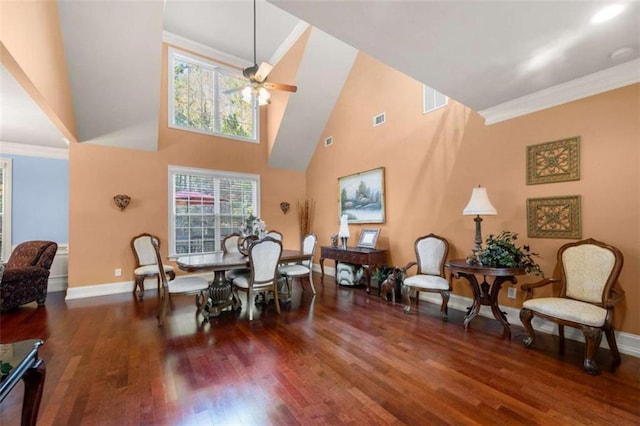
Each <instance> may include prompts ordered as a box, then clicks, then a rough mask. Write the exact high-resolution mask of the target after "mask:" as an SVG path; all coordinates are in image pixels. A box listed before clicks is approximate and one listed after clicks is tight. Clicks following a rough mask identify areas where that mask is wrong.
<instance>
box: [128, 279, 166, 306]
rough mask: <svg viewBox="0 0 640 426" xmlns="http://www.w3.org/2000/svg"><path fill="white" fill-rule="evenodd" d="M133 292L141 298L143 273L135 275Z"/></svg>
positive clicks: (142, 294)
mask: <svg viewBox="0 0 640 426" xmlns="http://www.w3.org/2000/svg"><path fill="white" fill-rule="evenodd" d="M159 291H160V282H159V281H158V292H159ZM133 294H135V295H136V296H138V299H140V300H142V296H144V275H136V279H135V285H134V286H133Z"/></svg>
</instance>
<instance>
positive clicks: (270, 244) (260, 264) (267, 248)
mask: <svg viewBox="0 0 640 426" xmlns="http://www.w3.org/2000/svg"><path fill="white" fill-rule="evenodd" d="M281 254H282V243H281V242H280V241H278V240H275V239H273V238H271V237H266V238H264V239H262V240H259V241H256V242H254V243H253V244H251V246H250V247H249V262H250V264H251V280H252V282H253V285H254V286H256V285H257V286H259V285H264V284H268V283H272V282H275V281H277V270H278V263H279V262H280V255H281Z"/></svg>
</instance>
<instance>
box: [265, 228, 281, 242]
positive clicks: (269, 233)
mask: <svg viewBox="0 0 640 426" xmlns="http://www.w3.org/2000/svg"><path fill="white" fill-rule="evenodd" d="M264 236H265V237H271V238H273V239H274V240H278V241H280V242H282V239H283V236H282V233H281V232H278V231H274V230H273V229H272V230H271V231H267V233H266V234H265V235H264Z"/></svg>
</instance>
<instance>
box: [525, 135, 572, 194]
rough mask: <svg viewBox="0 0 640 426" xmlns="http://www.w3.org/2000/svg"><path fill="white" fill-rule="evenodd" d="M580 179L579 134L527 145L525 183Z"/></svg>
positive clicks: (533, 183) (534, 183)
mask: <svg viewBox="0 0 640 426" xmlns="http://www.w3.org/2000/svg"><path fill="white" fill-rule="evenodd" d="M570 180H580V136H576V137H574V138H568V139H562V140H558V141H553V142H545V143H541V144H538V145H530V146H528V147H527V185H536V184H539V183H552V182H566V181H570Z"/></svg>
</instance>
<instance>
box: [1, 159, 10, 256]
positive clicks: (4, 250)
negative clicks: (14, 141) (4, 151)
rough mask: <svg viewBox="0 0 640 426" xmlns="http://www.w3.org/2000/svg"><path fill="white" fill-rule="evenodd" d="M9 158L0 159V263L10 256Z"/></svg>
mask: <svg viewBox="0 0 640 426" xmlns="http://www.w3.org/2000/svg"><path fill="white" fill-rule="evenodd" d="M11 163H12V161H11V158H0V173H2V191H3V193H2V202H3V203H4V206H2V247H0V261H2V262H3V263H4V262H6V261H7V260H9V256H11V249H12V246H11V241H12V240H11V210H12V208H11V200H12V196H11V186H12V185H11V179H12V177H13V172H12V168H11Z"/></svg>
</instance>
